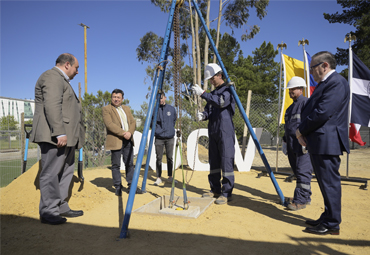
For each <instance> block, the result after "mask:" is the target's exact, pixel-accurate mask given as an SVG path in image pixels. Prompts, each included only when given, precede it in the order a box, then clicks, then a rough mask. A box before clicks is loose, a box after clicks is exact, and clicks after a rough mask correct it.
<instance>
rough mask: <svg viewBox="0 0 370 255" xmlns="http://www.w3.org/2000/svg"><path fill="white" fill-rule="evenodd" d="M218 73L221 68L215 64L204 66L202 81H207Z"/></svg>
mask: <svg viewBox="0 0 370 255" xmlns="http://www.w3.org/2000/svg"><path fill="white" fill-rule="evenodd" d="M219 71H222V69H221V67H220V66H219V65H217V64H208V65H206V69H205V70H204V79H205V80H209V79H211V78H212V77H213V76H215V74H217V73H218V72H219Z"/></svg>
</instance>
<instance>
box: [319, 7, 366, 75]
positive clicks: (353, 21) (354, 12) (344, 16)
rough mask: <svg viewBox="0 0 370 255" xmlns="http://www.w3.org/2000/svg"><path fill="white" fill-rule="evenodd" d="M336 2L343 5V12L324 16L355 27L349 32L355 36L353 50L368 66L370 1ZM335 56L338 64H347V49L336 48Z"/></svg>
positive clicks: (332, 20)
mask: <svg viewBox="0 0 370 255" xmlns="http://www.w3.org/2000/svg"><path fill="white" fill-rule="evenodd" d="M337 3H338V4H340V5H341V6H342V7H343V9H344V10H343V12H342V13H338V12H336V13H334V14H328V13H324V18H325V19H326V20H328V21H329V22H330V23H344V24H349V25H353V26H354V27H355V28H356V30H355V31H354V32H353V31H351V32H350V33H351V34H352V35H355V36H356V38H357V40H356V41H354V42H352V43H353V44H352V49H353V52H354V53H355V54H356V55H357V56H358V57H359V58H360V59H361V61H362V62H364V64H365V65H366V66H367V67H369V68H370V1H368V0H362V1H358V0H337ZM343 39H344V38H343ZM335 58H336V60H337V63H338V65H348V49H343V48H337V53H336V54H335Z"/></svg>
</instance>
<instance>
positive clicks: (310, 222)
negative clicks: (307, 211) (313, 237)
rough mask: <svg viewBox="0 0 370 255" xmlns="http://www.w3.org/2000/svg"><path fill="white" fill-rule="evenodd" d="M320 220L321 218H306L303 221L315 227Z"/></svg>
mask: <svg viewBox="0 0 370 255" xmlns="http://www.w3.org/2000/svg"><path fill="white" fill-rule="evenodd" d="M321 222H322V220H320V219H318V220H306V221H305V223H306V224H307V225H310V226H313V227H315V226H317V225H319V224H321Z"/></svg>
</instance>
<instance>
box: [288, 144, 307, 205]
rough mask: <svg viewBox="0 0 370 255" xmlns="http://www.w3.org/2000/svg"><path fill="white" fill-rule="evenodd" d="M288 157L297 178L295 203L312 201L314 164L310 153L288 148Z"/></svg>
mask: <svg viewBox="0 0 370 255" xmlns="http://www.w3.org/2000/svg"><path fill="white" fill-rule="evenodd" d="M288 159H289V163H290V166H291V167H292V169H293V173H294V175H295V177H296V178H297V184H296V188H295V190H294V197H293V203H297V204H306V203H308V202H310V201H311V194H312V192H311V179H312V164H311V158H310V155H309V154H308V153H307V154H303V153H302V152H301V153H298V152H295V151H292V150H291V149H288Z"/></svg>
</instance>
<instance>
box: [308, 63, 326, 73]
mask: <svg viewBox="0 0 370 255" xmlns="http://www.w3.org/2000/svg"><path fill="white" fill-rule="evenodd" d="M323 63H324V62H320V63H318V64H316V65H314V66H311V67H310V71H312V70H313V69H314V68H315V67H316V66H319V65H321V64H323Z"/></svg>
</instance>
